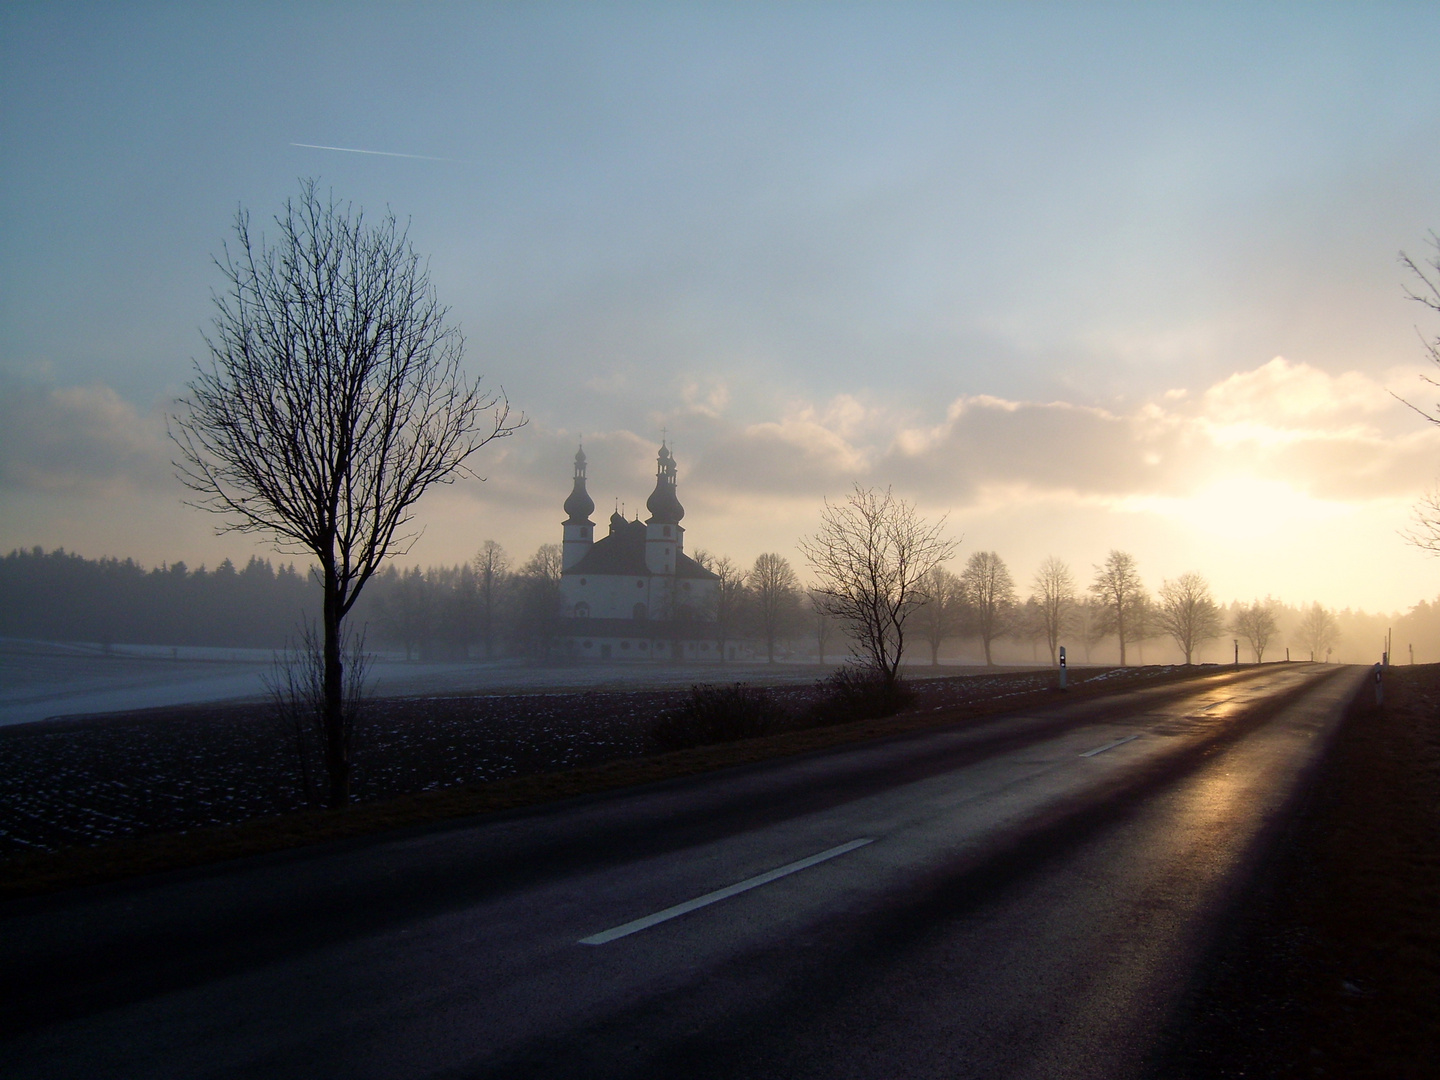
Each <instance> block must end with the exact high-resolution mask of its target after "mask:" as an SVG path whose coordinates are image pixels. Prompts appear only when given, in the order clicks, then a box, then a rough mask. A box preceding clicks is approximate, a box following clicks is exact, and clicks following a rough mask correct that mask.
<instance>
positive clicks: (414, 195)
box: [0, 3, 1440, 611]
mask: <svg viewBox="0 0 1440 1080" xmlns="http://www.w3.org/2000/svg"><path fill="white" fill-rule="evenodd" d="M1436 41H1440V7H1437V6H1436V5H1434V4H1395V5H1385V4H1366V5H1327V4H1250V3H1247V4H1234V5H1226V4H1218V3H1217V4H1193V5H1186V4H1163V5H1152V4H1093V5H1090V4H1021V3H1016V4H1001V3H994V4H964V3H953V4H921V3H886V4H879V3H876V4H844V3H836V4H805V3H793V4H758V3H756V4H750V3H723V4H684V3H663V4H603V3H587V4H545V3H526V4H420V3H409V4H378V3H377V4H280V3H275V4H260V3H235V4H225V5H221V4H174V5H164V4H153V5H149V4H143V3H133V4H126V5H104V4H98V5H93V6H91V5H81V4H65V3H55V4H28V3H11V4H6V5H4V6H3V7H0V110H3V111H0V145H3V146H4V148H5V150H4V154H3V159H0V550H4V551H8V550H11V549H12V548H15V547H31V546H34V545H37V544H38V545H41V546H43V547H45V548H47V549H48V548H53V547H58V546H63V547H64V548H66V549H67V550H72V551H76V552H79V553H81V554H83V555H86V556H90V557H99V556H117V557H134V558H136V559H138V560H139V561H141V562H142V563H145V564H147V565H151V564H159V563H161V562H174V561H176V560H184V561H186V562H187V563H189V564H190V565H192V566H195V565H200V564H208V565H211V566H213V565H215V564H216V563H217V562H219V561H220V560H221V559H223V558H226V557H230V558H232V559H235V560H237V561H244V560H245V559H248V558H249V557H250V555H251V554H257V553H258V554H261V555H262V556H271V555H273V553H272V552H270V551H269V550H268V549H267V548H265V547H264V546H263V545H259V544H257V541H256V540H255V538H254V537H251V536H241V535H234V534H224V535H216V532H215V525H216V524H217V522H216V520H215V519H214V518H212V517H210V516H209V515H206V514H203V513H201V512H199V511H197V510H195V509H193V508H190V507H188V506H186V505H185V504H184V501H183V500H184V498H185V492H184V490H183V489H182V488H181V486H180V484H179V483H178V481H177V480H176V479H175V475H174V472H175V471H174V468H173V467H172V465H171V459H172V457H173V456H174V453H173V448H172V447H171V445H170V444H169V443H168V441H167V438H166V434H165V430H166V428H165V416H166V414H167V411H169V410H171V409H173V407H174V406H173V402H174V400H175V398H176V397H177V396H178V395H180V394H182V393H183V392H184V388H185V385H186V383H187V382H188V381H189V380H190V379H192V378H193V376H194V372H195V364H196V362H197V361H202V362H203V361H204V360H205V344H204V340H203V338H202V334H203V333H204V331H205V329H206V327H207V326H208V324H209V321H210V319H211V317H212V311H213V309H212V296H213V294H214V291H215V290H216V289H218V288H219V287H220V286H221V279H220V276H219V273H218V271H217V269H216V267H215V265H214V263H213V261H212V259H213V257H214V256H215V255H217V254H219V253H220V251H221V248H222V245H223V244H224V243H225V241H226V240H227V238H229V237H231V236H232V230H233V225H234V219H235V215H236V212H237V210H238V209H240V208H244V209H245V210H247V211H249V212H250V213H251V215H252V217H253V219H254V221H255V222H256V223H257V224H261V225H264V224H267V223H269V224H270V225H271V228H272V231H273V217H274V215H275V214H276V213H277V212H279V211H280V210H281V208H282V207H283V206H284V203H285V200H286V199H287V198H290V197H293V196H294V195H296V193H297V192H298V190H299V182H300V179H301V178H305V177H315V178H318V180H319V183H320V185H321V188H322V190H325V191H329V192H333V194H334V195H335V196H336V197H337V198H338V199H341V200H343V201H346V202H351V203H353V204H354V205H355V206H356V207H359V208H363V209H364V210H365V212H366V213H367V214H368V215H371V216H375V215H379V214H383V213H384V212H385V210H386V209H387V208H388V209H389V210H391V211H393V212H394V213H395V214H396V215H397V216H398V217H399V218H400V219H401V220H402V221H404V222H408V224H409V236H410V241H411V243H412V244H413V246H414V248H415V250H416V251H418V252H419V253H420V254H421V255H422V256H423V257H425V258H426V259H427V260H428V267H429V273H430V277H431V281H432V283H433V285H434V287H435V290H436V292H437V294H438V296H439V299H440V300H441V302H442V303H444V304H445V305H447V306H448V307H449V309H450V316H449V318H450V321H451V323H452V324H453V325H456V326H458V327H459V328H460V330H461V331H462V333H463V334H464V336H465V341H466V354H465V355H466V360H465V366H466V369H467V371H468V372H469V373H470V374H471V375H473V376H483V378H484V381H485V383H486V384H487V385H489V386H491V387H496V388H499V387H503V389H504V391H505V393H506V395H507V396H508V398H509V400H510V402H511V403H512V405H513V406H514V407H515V408H516V409H517V410H519V411H521V412H523V413H524V415H525V417H526V418H527V419H528V424H527V425H526V427H525V428H523V429H522V430H521V431H520V432H518V433H517V434H516V435H515V436H513V437H512V438H510V439H508V440H505V441H504V442H501V443H496V444H492V445H491V446H490V447H487V448H486V449H485V450H483V451H481V453H480V455H479V456H478V457H477V458H476V459H475V461H474V467H475V469H476V471H477V472H478V473H479V474H480V475H481V476H483V477H485V478H486V479H485V480H484V482H483V483H482V482H480V481H479V480H475V479H462V480H459V481H457V482H456V483H454V484H452V485H449V486H446V487H443V488H438V489H435V490H433V491H432V492H431V493H430V494H429V495H427V496H426V497H425V499H424V500H423V501H422V502H421V503H420V504H419V506H418V507H417V513H416V520H415V525H416V527H417V528H418V529H419V530H420V534H419V537H418V539H417V540H416V541H415V543H414V544H413V545H412V546H411V548H410V551H409V553H408V554H407V555H406V556H405V561H407V562H410V563H416V564H421V565H429V564H453V563H456V562H459V561H462V560H464V559H466V558H468V557H470V556H471V555H473V553H474V552H475V551H476V549H478V547H479V546H480V544H481V543H482V542H483V541H484V540H486V539H492V538H493V539H495V540H498V541H499V542H500V543H502V544H503V545H505V547H506V548H507V549H508V550H509V551H510V552H511V553H512V555H514V556H515V557H516V558H517V559H523V558H525V557H526V556H527V555H529V554H530V553H531V552H533V551H534V549H535V548H536V547H537V546H538V545H539V544H541V543H547V542H558V540H559V539H560V527H559V522H560V520H561V517H562V516H563V515H562V512H561V509H560V506H561V503H562V502H563V501H564V499H565V497H566V495H567V494H568V493H569V487H570V471H571V465H570V462H571V458H572V456H573V454H574V452H575V448H576V446H577V444H578V442H579V441H580V440H581V438H582V437H583V440H584V445H585V450H586V453H587V455H588V457H589V475H590V485H589V486H590V492H591V495H592V496H593V497H594V499H595V501H596V503H597V506H598V512H599V515H600V520H602V521H603V519H604V516H605V515H607V514H608V513H609V512H610V511H611V510H612V509H613V507H614V506H615V505H616V504H617V503H618V504H623V505H624V507H625V509H626V512H627V513H629V514H630V515H631V516H633V515H634V512H635V511H636V510H642V511H643V503H644V500H645V498H646V497H647V496H648V494H649V492H650V490H651V488H652V487H653V477H654V468H655V452H656V450H657V448H658V445H659V442H660V440H661V438H662V436H663V437H665V438H667V439H668V440H669V444H670V446H671V447H672V448H673V450H674V452H675V455H676V458H677V461H678V465H679V494H680V498H681V501H682V502H683V503H684V505H685V507H686V517H685V525H686V527H687V530H688V532H687V537H686V545H687V550H690V551H694V550H695V549H696V548H704V549H706V550H709V551H712V552H716V553H720V554H727V555H729V556H731V557H732V558H733V559H735V560H736V561H737V562H739V563H748V562H750V561H751V560H753V559H754V557H755V556H756V555H758V554H759V553H761V552H763V551H777V552H780V553H781V554H784V555H786V556H787V557H789V558H791V559H792V561H794V562H795V564H796V566H797V568H799V569H800V571H801V574H802V577H803V576H805V566H804V562H803V559H802V558H801V556H800V554H799V551H798V547H797V541H798V540H799V539H800V538H801V537H802V536H804V535H806V534H808V533H811V532H813V531H814V530H815V528H816V527H817V525H818V522H819V515H820V513H821V511H822V509H823V506H824V502H825V500H826V499H829V500H832V501H834V500H837V499H842V498H843V497H844V496H845V494H846V492H847V491H849V490H851V489H852V487H853V485H855V484H860V485H864V486H880V487H884V486H891V487H893V489H894V490H895V491H896V492H897V493H899V494H900V495H901V496H902V497H904V498H905V499H907V500H910V501H912V502H914V503H915V504H916V505H917V506H918V507H919V509H920V510H921V511H922V512H923V513H925V514H926V515H929V516H932V517H938V516H940V515H947V517H946V528H947V529H948V530H949V533H950V535H952V536H953V537H955V538H958V539H959V540H960V547H959V550H958V556H957V565H956V566H955V567H954V568H955V569H959V564H960V563H963V561H964V559H965V558H967V557H968V556H969V555H970V554H972V553H973V552H975V551H979V550H993V551H996V552H998V553H999V554H1000V555H1001V557H1002V558H1004V559H1005V560H1006V562H1007V563H1008V564H1009V565H1010V568H1011V570H1012V573H1013V574H1014V576H1015V578H1016V580H1017V582H1018V583H1019V584H1020V585H1021V586H1022V592H1023V590H1024V586H1026V585H1027V584H1028V582H1029V580H1030V577H1031V575H1032V574H1033V572H1034V570H1035V569H1036V567H1037V566H1038V564H1039V562H1040V561H1041V560H1042V559H1043V558H1044V557H1045V556H1047V555H1055V556H1058V557H1060V558H1061V559H1064V560H1065V561H1066V562H1067V563H1069V564H1070V566H1071V567H1072V569H1073V571H1074V572H1075V576H1076V577H1077V579H1079V580H1080V581H1081V583H1082V585H1083V584H1084V583H1085V582H1087V581H1088V580H1089V578H1090V577H1091V576H1092V573H1093V570H1092V568H1093V566H1094V565H1095V564H1097V563H1099V562H1101V561H1102V560H1103V559H1104V558H1105V555H1106V553H1107V552H1108V551H1109V550H1110V549H1112V548H1118V549H1122V550H1126V551H1129V552H1131V553H1133V554H1134V555H1135V557H1136V559H1137V561H1138V564H1139V568H1140V571H1141V573H1142V576H1143V577H1144V578H1145V580H1146V582H1147V584H1148V585H1149V586H1150V588H1152V589H1155V588H1158V587H1159V585H1160V584H1161V582H1162V581H1163V580H1165V579H1167V578H1173V577H1175V576H1177V575H1179V574H1181V573H1185V572H1187V571H1192V570H1194V571H1199V572H1200V573H1202V574H1204V575H1205V576H1206V577H1207V578H1208V579H1209V581H1210V583H1211V585H1212V587H1213V589H1214V591H1215V593H1216V595H1217V597H1219V598H1220V599H1222V600H1230V599H1241V600H1246V599H1250V598H1253V597H1260V596H1264V595H1267V594H1268V595H1274V596H1276V597H1278V598H1281V599H1284V600H1287V601H1289V602H1291V603H1308V602H1310V601H1312V600H1318V601H1320V602H1322V603H1325V604H1328V605H1331V606H1335V607H1362V608H1366V609H1369V610H1395V611H1399V610H1404V609H1406V608H1408V607H1409V606H1410V605H1412V604H1413V603H1415V602H1416V601H1418V600H1420V599H1422V598H1425V599H1429V598H1434V597H1435V596H1436V595H1437V593H1440V562H1437V560H1436V559H1435V558H1434V557H1433V556H1427V555H1425V554H1423V553H1422V552H1420V551H1418V550H1417V549H1416V548H1414V547H1413V546H1411V545H1407V544H1406V542H1405V540H1404V539H1403V537H1402V535H1401V534H1402V532H1403V531H1404V530H1405V529H1406V528H1407V526H1408V525H1409V519H1410V515H1411V512H1412V507H1413V505H1414V504H1415V502H1416V500H1417V499H1418V498H1419V497H1421V495H1422V494H1423V493H1424V492H1425V491H1426V490H1427V489H1429V488H1431V487H1432V486H1433V485H1434V484H1435V483H1436V478H1437V476H1440V427H1437V426H1436V425H1433V424H1428V423H1427V422H1426V421H1425V419H1424V418H1423V417H1422V416H1420V415H1419V414H1417V413H1416V412H1415V411H1414V410H1412V409H1411V408H1409V407H1408V406H1407V405H1406V404H1405V401H1402V400H1400V399H1402V398H1403V399H1406V400H1408V401H1410V402H1414V403H1415V404H1417V405H1420V406H1422V407H1426V408H1433V406H1434V404H1435V401H1436V399H1437V397H1440V392H1437V390H1436V388H1434V387H1431V386H1427V385H1426V384H1425V383H1424V382H1423V381H1422V376H1423V375H1425V374H1426V373H1427V367H1426V360H1425V354H1424V350H1423V347H1422V338H1434V337H1435V336H1436V334H1437V332H1440V326H1437V325H1436V321H1435V320H1434V319H1433V318H1432V319H1429V320H1427V317H1426V316H1427V314H1430V313H1427V312H1426V311H1425V309H1423V308H1422V307H1421V306H1420V305H1418V304H1415V303H1414V302H1413V301H1410V300H1407V298H1406V296H1405V287H1406V285H1407V284H1410V283H1411V282H1410V279H1408V278H1407V275H1406V272H1405V270H1404V269H1403V267H1401V266H1400V264H1399V261H1398V256H1399V253H1400V252H1401V251H1405V252H1409V253H1410V254H1411V255H1412V256H1414V257H1416V258H1417V259H1419V258H1422V257H1424V256H1425V255H1426V254H1427V253H1429V252H1430V251H1431V249H1429V248H1427V246H1426V245H1427V238H1428V236H1429V234H1430V230H1432V229H1440V66H1437V65H1436V64H1435V63H1434V49H1435V42H1436ZM316 147H335V148H343V149H316ZM355 150H363V151H369V152H368V153H354V152H348V151H355ZM1417 330H1418V332H1419V333H1418V335H1417ZM1430 373H1431V374H1434V375H1436V376H1437V377H1440V372H1434V371H1433V369H1432V370H1431V371H1430Z"/></svg>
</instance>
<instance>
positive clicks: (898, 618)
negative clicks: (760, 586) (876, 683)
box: [800, 484, 959, 687]
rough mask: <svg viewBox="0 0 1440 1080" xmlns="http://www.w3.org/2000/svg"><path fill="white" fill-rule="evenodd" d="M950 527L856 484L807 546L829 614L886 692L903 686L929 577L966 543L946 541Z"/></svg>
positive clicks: (824, 516)
mask: <svg viewBox="0 0 1440 1080" xmlns="http://www.w3.org/2000/svg"><path fill="white" fill-rule="evenodd" d="M944 526H945V518H943V517H942V518H941V519H940V520H939V521H937V522H935V523H934V524H931V523H929V522H927V521H926V520H925V519H924V518H922V517H921V516H920V515H919V514H918V513H917V512H916V510H915V507H914V505H913V504H911V503H907V502H905V501H904V500H903V499H897V498H896V497H895V495H894V493H893V492H891V490H890V489H889V488H886V489H885V490H884V491H883V492H882V491H877V490H876V489H874V488H865V487H861V486H860V485H859V484H856V485H855V490H854V491H852V492H851V493H850V494H849V495H847V496H846V497H845V501H844V502H840V503H832V502H830V501H829V500H828V499H827V500H826V502H825V509H824V511H823V512H822V513H821V515H820V530H819V531H818V532H817V533H816V534H815V535H814V536H812V537H807V538H806V539H804V540H801V541H800V550H801V551H802V552H803V553H804V555H805V557H806V559H807V560H809V562H810V566H811V568H812V569H813V570H814V571H815V576H816V579H817V584H816V587H815V592H816V594H817V595H818V596H819V597H820V599H821V603H822V604H823V605H824V608H825V610H826V611H827V612H828V613H829V614H830V615H832V616H834V617H835V618H838V619H841V620H842V621H844V622H845V623H846V624H847V625H848V626H849V627H850V629H851V633H852V635H853V638H854V645H853V648H854V649H855V651H856V654H857V656H859V657H860V659H861V660H862V662H863V663H864V664H865V665H866V666H868V667H869V668H871V669H872V670H873V671H874V672H875V674H876V675H878V676H879V677H880V678H881V679H882V680H883V681H884V683H885V685H886V686H887V687H893V686H894V685H895V683H896V682H897V681H898V679H899V674H900V660H901V657H902V656H903V655H904V652H905V625H906V623H907V622H908V620H909V619H910V616H911V615H912V614H913V613H914V612H915V610H916V609H917V608H918V607H919V606H920V605H921V604H923V603H924V602H925V600H926V596H927V594H926V592H925V588H924V581H925V578H926V576H927V575H928V574H929V573H930V571H931V570H933V569H934V568H935V567H936V566H938V565H939V564H940V563H942V562H944V561H945V560H946V559H948V558H950V556H951V555H952V554H953V553H954V551H955V548H956V546H957V545H958V543H959V541H956V540H947V539H945V538H944V536H943V535H942V530H943V529H944Z"/></svg>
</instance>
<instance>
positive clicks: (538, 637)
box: [511, 544, 565, 660]
mask: <svg viewBox="0 0 1440 1080" xmlns="http://www.w3.org/2000/svg"><path fill="white" fill-rule="evenodd" d="M564 566H565V552H564V549H563V548H562V547H561V546H560V545H559V544H541V545H540V546H539V548H537V549H536V551H535V554H534V555H532V556H530V558H529V559H527V560H526V561H525V564H524V565H523V566H521V567H520V570H519V572H518V573H517V574H516V581H515V590H514V593H513V601H514V604H515V611H514V615H513V617H512V619H511V625H512V627H513V630H514V633H515V636H516V639H517V642H518V644H519V645H520V648H521V649H522V650H523V651H524V652H525V653H527V654H528V655H529V656H530V657H531V658H532V659H534V660H546V659H548V658H549V656H550V651H551V649H552V648H553V647H554V644H555V637H556V634H557V633H558V632H559V628H560V574H561V571H562V570H563V569H564Z"/></svg>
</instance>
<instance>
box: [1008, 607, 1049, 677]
mask: <svg viewBox="0 0 1440 1080" xmlns="http://www.w3.org/2000/svg"><path fill="white" fill-rule="evenodd" d="M1007 621H1008V623H1009V626H1010V637H1011V638H1013V639H1014V640H1015V641H1023V642H1024V643H1025V644H1027V645H1029V646H1030V659H1032V660H1034V661H1035V662H1036V663H1039V662H1040V642H1042V641H1044V640H1045V616H1044V614H1043V613H1042V612H1041V610H1040V602H1039V601H1038V600H1036V599H1035V597H1033V596H1030V597H1027V598H1026V599H1025V602H1024V603H1023V604H1016V605H1015V606H1014V607H1013V608H1011V610H1010V617H1009V619H1008V620H1007Z"/></svg>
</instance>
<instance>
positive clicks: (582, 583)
mask: <svg viewBox="0 0 1440 1080" xmlns="http://www.w3.org/2000/svg"><path fill="white" fill-rule="evenodd" d="M580 584H581V585H584V584H585V579H584V578H583V577H582V578H581V579H580Z"/></svg>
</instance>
